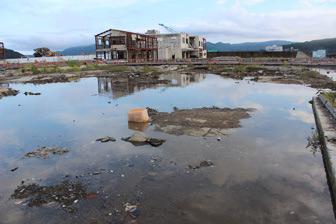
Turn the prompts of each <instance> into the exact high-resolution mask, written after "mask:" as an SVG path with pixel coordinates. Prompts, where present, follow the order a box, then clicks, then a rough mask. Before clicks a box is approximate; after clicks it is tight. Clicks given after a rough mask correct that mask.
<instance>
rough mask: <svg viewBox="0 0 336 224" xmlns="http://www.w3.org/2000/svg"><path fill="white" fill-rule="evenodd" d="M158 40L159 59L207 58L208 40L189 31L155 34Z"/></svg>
mask: <svg viewBox="0 0 336 224" xmlns="http://www.w3.org/2000/svg"><path fill="white" fill-rule="evenodd" d="M147 33H152V35H155V36H156V37H157V40H158V58H159V60H183V59H188V58H199V59H202V58H207V51H206V46H205V44H206V40H205V38H203V37H200V36H191V35H189V34H187V33H174V34H158V33H157V32H156V33H154V34H153V32H152V31H151V32H147Z"/></svg>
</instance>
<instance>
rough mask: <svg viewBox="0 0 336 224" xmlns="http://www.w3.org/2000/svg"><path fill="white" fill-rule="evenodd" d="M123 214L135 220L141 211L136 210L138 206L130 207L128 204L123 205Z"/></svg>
mask: <svg viewBox="0 0 336 224" xmlns="http://www.w3.org/2000/svg"><path fill="white" fill-rule="evenodd" d="M125 212H126V213H127V215H129V216H130V217H131V218H132V219H137V218H138V217H139V216H140V214H141V211H140V209H139V208H138V206H137V205H131V204H130V203H126V204H125Z"/></svg>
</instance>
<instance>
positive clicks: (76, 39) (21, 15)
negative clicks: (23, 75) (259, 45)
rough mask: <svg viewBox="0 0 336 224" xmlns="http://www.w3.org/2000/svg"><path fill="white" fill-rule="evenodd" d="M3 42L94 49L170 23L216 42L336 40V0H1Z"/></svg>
mask: <svg viewBox="0 0 336 224" xmlns="http://www.w3.org/2000/svg"><path fill="white" fill-rule="evenodd" d="M0 21H1V30H0V41H3V42H4V43H5V45H6V48H10V49H14V50H18V51H21V52H24V53H25V52H31V51H32V50H33V49H34V48H37V47H42V46H46V47H49V48H51V49H52V50H62V49H64V48H67V47H71V46H79V45H89V44H92V43H93V42H94V34H96V33H99V32H101V31H104V30H106V29H109V28H117V29H124V30H130V31H135V32H145V31H146V30H147V29H159V30H160V27H159V26H158V23H164V24H166V25H168V26H170V27H172V28H174V29H175V30H177V31H184V32H190V33H193V34H201V35H204V36H206V38H207V40H208V41H211V42H219V41H221V42H230V43H238V42H247V41H264V40H275V39H276V40H290V41H305V40H313V39H320V38H329V37H336V0H202V1H201V0H28V1H27V0H1V5H0Z"/></svg>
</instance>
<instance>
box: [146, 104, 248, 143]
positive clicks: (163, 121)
mask: <svg viewBox="0 0 336 224" xmlns="http://www.w3.org/2000/svg"><path fill="white" fill-rule="evenodd" d="M253 110H254V109H244V108H234V109H230V108H217V107H213V108H195V109H183V110H180V109H177V108H175V111H174V112H172V113H166V112H159V111H156V110H155V109H151V108H148V111H149V116H150V118H151V119H152V123H153V124H154V125H155V127H156V129H157V130H158V131H162V132H165V133H168V134H173V135H189V136H196V137H207V136H222V135H226V134H227V133H228V130H229V129H233V128H239V127H240V120H241V119H247V118H249V117H250V116H251V115H250V113H251V112H253Z"/></svg>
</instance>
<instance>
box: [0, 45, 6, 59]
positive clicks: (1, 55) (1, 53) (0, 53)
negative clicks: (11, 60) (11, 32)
mask: <svg viewBox="0 0 336 224" xmlns="http://www.w3.org/2000/svg"><path fill="white" fill-rule="evenodd" d="M0 59H5V45H4V43H2V42H0Z"/></svg>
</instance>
